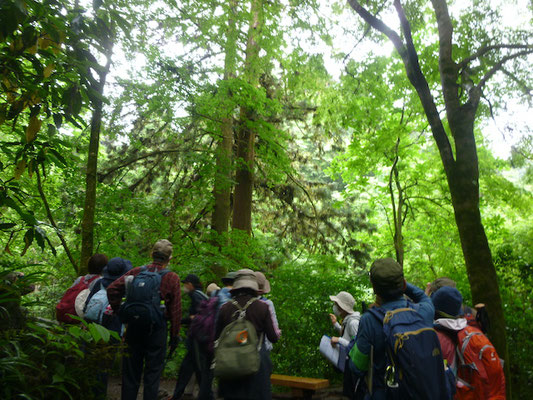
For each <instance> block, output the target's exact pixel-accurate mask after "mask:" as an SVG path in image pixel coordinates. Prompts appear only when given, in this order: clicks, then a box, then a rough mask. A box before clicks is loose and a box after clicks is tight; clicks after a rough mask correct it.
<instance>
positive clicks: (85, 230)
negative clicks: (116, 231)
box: [78, 43, 113, 275]
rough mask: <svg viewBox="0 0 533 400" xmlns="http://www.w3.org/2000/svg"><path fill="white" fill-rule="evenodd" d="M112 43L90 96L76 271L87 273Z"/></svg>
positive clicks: (92, 236)
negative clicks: (85, 167) (94, 92)
mask: <svg viewBox="0 0 533 400" xmlns="http://www.w3.org/2000/svg"><path fill="white" fill-rule="evenodd" d="M112 49H113V45H112V43H110V44H109V46H108V47H107V48H106V50H107V54H106V58H107V62H106V65H105V67H104V68H103V69H102V70H100V71H99V72H98V75H99V81H98V83H97V84H96V87H94V89H95V91H96V93H98V95H97V96H91V97H90V99H91V103H92V104H93V107H94V109H93V114H92V117H91V137H90V141H89V152H88V157H87V172H86V175H85V204H84V207H83V217H82V221H81V256H80V266H79V270H78V273H79V274H80V275H83V274H86V273H87V263H88V261H89V258H90V257H91V256H92V254H93V247H94V214H95V210H96V184H97V181H98V176H97V172H98V149H99V146H100V129H101V126H102V109H103V101H102V96H103V94H104V86H105V82H106V78H107V74H108V73H109V69H110V67H111V54H112Z"/></svg>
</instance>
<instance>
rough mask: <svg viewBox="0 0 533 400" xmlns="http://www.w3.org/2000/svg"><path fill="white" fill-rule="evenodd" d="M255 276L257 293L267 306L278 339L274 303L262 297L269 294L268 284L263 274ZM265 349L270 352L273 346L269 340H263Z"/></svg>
mask: <svg viewBox="0 0 533 400" xmlns="http://www.w3.org/2000/svg"><path fill="white" fill-rule="evenodd" d="M255 276H256V278H257V285H258V287H259V291H258V292H257V293H258V294H259V296H260V300H261V301H263V302H265V303H266V304H267V305H268V309H269V311H270V316H271V318H272V324H273V326H274V330H275V331H276V334H277V335H278V339H279V338H280V337H281V330H280V329H279V324H278V317H277V315H276V308H275V307H274V303H273V302H272V300H270V299H267V298H266V297H265V296H264V295H265V294H267V293H270V282H269V281H268V279H267V278H266V276H265V274H263V273H262V272H260V271H256V272H255ZM265 347H266V349H267V350H268V351H272V349H273V348H274V346H273V345H272V342H270V340H268V339H265Z"/></svg>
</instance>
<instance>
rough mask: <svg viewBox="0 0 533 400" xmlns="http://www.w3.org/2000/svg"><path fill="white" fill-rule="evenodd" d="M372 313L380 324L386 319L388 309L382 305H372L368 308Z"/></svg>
mask: <svg viewBox="0 0 533 400" xmlns="http://www.w3.org/2000/svg"><path fill="white" fill-rule="evenodd" d="M367 312H368V313H370V315H372V316H374V317H375V318H376V319H377V320H378V321H379V323H380V324H383V320H384V319H385V314H386V311H385V310H384V309H383V308H381V307H372V308H369V309H368V310H367Z"/></svg>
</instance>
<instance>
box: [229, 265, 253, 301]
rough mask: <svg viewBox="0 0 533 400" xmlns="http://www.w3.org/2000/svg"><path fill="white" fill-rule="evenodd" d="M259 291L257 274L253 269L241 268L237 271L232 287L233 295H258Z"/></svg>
mask: <svg viewBox="0 0 533 400" xmlns="http://www.w3.org/2000/svg"><path fill="white" fill-rule="evenodd" d="M258 291H259V285H258V284H257V276H256V275H255V273H254V271H252V270H251V269H240V270H238V271H237V274H236V276H235V281H234V282H233V287H232V289H231V291H230V292H231V295H232V296H233V297H235V296H237V295H240V294H250V295H252V296H257V292H258Z"/></svg>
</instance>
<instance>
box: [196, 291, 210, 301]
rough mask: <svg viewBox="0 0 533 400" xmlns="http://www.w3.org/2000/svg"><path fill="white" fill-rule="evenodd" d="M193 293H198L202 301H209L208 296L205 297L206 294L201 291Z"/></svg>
mask: <svg viewBox="0 0 533 400" xmlns="http://www.w3.org/2000/svg"><path fill="white" fill-rule="evenodd" d="M194 291H195V292H198V294H199V295H200V296H202V297H203V299H204V300H209V296H208V295H206V294H205V293H204V292H202V291H201V290H199V289H195V290H194Z"/></svg>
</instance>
